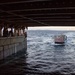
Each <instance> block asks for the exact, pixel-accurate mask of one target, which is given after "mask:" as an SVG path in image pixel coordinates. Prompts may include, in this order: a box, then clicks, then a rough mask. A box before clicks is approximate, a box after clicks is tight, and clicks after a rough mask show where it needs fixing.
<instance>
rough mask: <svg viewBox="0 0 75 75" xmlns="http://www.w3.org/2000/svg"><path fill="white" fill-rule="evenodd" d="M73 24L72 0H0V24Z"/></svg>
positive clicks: (74, 13)
mask: <svg viewBox="0 0 75 75" xmlns="http://www.w3.org/2000/svg"><path fill="white" fill-rule="evenodd" d="M3 23H5V24H8V25H19V26H20V25H23V26H75V1H74V0H4V1H3V0H0V25H2V24H3Z"/></svg>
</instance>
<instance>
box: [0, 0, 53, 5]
mask: <svg viewBox="0 0 75 75" xmlns="http://www.w3.org/2000/svg"><path fill="white" fill-rule="evenodd" d="M37 1H52V0H26V1H24V0H23V1H22V0H21V1H16V0H12V1H10V0H9V1H0V5H7V4H18V3H29V2H37Z"/></svg>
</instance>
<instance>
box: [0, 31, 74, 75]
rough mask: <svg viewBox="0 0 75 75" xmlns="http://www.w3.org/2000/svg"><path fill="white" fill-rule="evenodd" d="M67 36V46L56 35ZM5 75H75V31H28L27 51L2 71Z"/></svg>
mask: <svg viewBox="0 0 75 75" xmlns="http://www.w3.org/2000/svg"><path fill="white" fill-rule="evenodd" d="M58 34H65V35H66V36H67V41H66V43H65V45H64V46H63V45H55V43H54V38H53V37H54V35H58ZM1 71H2V72H1V73H3V72H4V73H3V75H4V74H5V75H9V74H10V75H75V31H51V30H28V31H27V50H26V52H25V53H22V54H21V55H19V57H15V59H14V60H13V61H11V62H8V63H7V64H6V65H5V66H4V67H2V70H1ZM0 75H1V74H0Z"/></svg>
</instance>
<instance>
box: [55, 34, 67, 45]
mask: <svg viewBox="0 0 75 75" xmlns="http://www.w3.org/2000/svg"><path fill="white" fill-rule="evenodd" d="M66 40H67V36H66V35H55V36H54V42H55V44H61V45H62V44H64V43H65V42H66Z"/></svg>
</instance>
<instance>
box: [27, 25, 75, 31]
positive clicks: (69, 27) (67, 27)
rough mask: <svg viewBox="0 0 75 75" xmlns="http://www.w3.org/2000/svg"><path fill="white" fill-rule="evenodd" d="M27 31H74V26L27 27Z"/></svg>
mask: <svg viewBox="0 0 75 75" xmlns="http://www.w3.org/2000/svg"><path fill="white" fill-rule="evenodd" d="M28 30H73V31H74V30H75V26H45V27H44V26H43V27H28Z"/></svg>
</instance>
